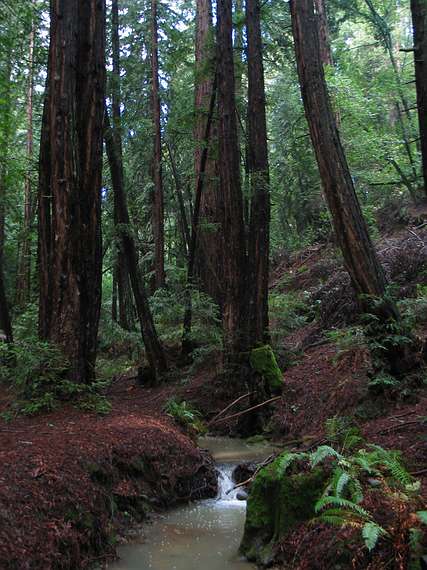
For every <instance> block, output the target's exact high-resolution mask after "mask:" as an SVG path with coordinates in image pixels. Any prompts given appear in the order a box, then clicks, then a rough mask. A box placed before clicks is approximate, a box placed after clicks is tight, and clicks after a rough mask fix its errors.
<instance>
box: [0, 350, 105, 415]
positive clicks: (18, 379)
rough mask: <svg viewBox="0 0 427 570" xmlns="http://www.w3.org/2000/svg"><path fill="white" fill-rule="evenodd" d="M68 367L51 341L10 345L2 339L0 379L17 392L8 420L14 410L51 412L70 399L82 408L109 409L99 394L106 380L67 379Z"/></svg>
mask: <svg viewBox="0 0 427 570" xmlns="http://www.w3.org/2000/svg"><path fill="white" fill-rule="evenodd" d="M11 362H13V366H11ZM68 369H69V363H68V362H67V360H66V359H65V358H64V356H63V354H62V352H61V351H60V349H59V348H57V347H56V346H54V345H52V344H50V343H48V342H42V341H38V340H36V339H31V341H30V342H26V341H16V342H15V343H14V344H13V345H11V346H6V345H5V344H4V343H0V381H1V382H3V383H7V384H8V385H10V386H11V387H12V388H13V390H14V392H15V394H16V402H15V403H14V404H13V405H12V409H11V410H8V411H7V412H6V414H7V415H6V417H4V418H3V419H5V420H6V421H7V420H8V419H10V417H11V415H13V413H16V414H24V415H33V414H37V413H40V412H50V411H52V410H54V409H55V408H57V407H58V406H59V405H60V403H61V402H63V401H69V400H72V401H73V402H74V403H75V404H76V405H78V406H79V407H82V409H86V410H93V411H96V412H99V413H107V411H109V409H108V407H109V403H108V402H107V400H106V399H105V398H104V396H101V395H100V394H99V392H100V390H103V389H104V388H105V387H106V385H107V383H106V382H95V383H92V384H90V385H86V384H76V383H74V382H71V381H70V380H67V372H68Z"/></svg>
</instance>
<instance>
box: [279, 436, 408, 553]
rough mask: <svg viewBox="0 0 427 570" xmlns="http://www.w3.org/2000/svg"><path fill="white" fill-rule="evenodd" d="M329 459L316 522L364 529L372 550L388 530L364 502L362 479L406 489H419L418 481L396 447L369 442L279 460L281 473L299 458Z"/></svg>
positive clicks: (313, 461) (318, 461)
mask: <svg viewBox="0 0 427 570" xmlns="http://www.w3.org/2000/svg"><path fill="white" fill-rule="evenodd" d="M326 460H327V461H328V468H329V469H330V470H331V475H330V477H329V479H328V482H327V484H326V486H325V489H324V491H323V493H322V495H321V497H320V498H319V499H318V501H317V502H316V504H315V506H314V510H315V512H316V515H317V516H316V517H315V518H314V519H313V522H324V523H327V524H332V525H337V526H340V527H342V526H352V527H355V528H360V529H361V534H362V538H363V541H364V543H365V546H366V547H367V548H368V549H369V550H372V549H374V548H375V546H376V545H377V543H378V540H379V539H380V538H381V537H385V536H387V534H388V533H387V531H386V530H385V529H384V528H382V527H381V526H380V525H379V524H378V523H377V522H376V521H375V520H374V517H373V515H372V514H371V513H370V512H369V511H368V510H367V509H365V508H363V507H362V506H361V503H362V501H363V499H364V488H363V482H364V480H365V479H366V477H369V478H371V482H372V483H375V484H378V486H382V485H383V484H384V483H385V482H386V480H387V483H388V484H393V485H395V486H397V487H399V488H400V489H405V490H406V491H414V490H416V489H417V484H418V482H415V481H414V479H413V478H412V477H411V475H410V474H409V473H408V472H407V470H406V469H405V467H404V466H403V465H402V463H401V462H400V459H399V453H398V452H396V451H389V450H385V449H383V448H382V447H380V446H378V445H369V446H367V448H362V449H359V450H357V451H356V452H354V453H352V454H345V453H344V452H340V451H337V450H336V449H335V448H334V447H332V446H330V445H322V446H320V447H318V448H317V449H316V450H314V451H312V452H300V453H298V452H286V453H284V454H282V455H281V456H280V457H279V459H278V461H277V469H278V470H279V474H280V475H283V474H284V473H285V472H286V471H287V470H288V469H289V468H290V467H291V466H292V465H293V464H295V463H296V462H305V463H306V464H308V465H309V466H310V468H311V469H313V468H315V467H316V466H318V465H320V464H321V463H323V462H325V461H326Z"/></svg>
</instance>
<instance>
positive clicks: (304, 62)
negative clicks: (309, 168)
mask: <svg viewBox="0 0 427 570" xmlns="http://www.w3.org/2000/svg"><path fill="white" fill-rule="evenodd" d="M291 13H292V27H293V34H294V40H295V52H296V58H297V68H298V74H299V80H300V85H301V93H302V98H303V102H304V107H305V113H306V117H307V121H308V125H309V129H310V135H311V140H312V143H313V147H314V150H315V153H316V158H317V163H318V166H319V171H320V176H321V179H322V184H323V189H324V193H325V196H326V200H327V202H328V206H329V210H330V212H331V215H332V221H333V225H334V229H335V234H336V237H337V240H338V243H339V246H340V248H341V251H342V254H343V257H344V263H345V266H346V269H347V271H348V273H349V275H350V278H351V281H352V284H353V287H354V290H355V293H356V295H357V298H358V300H359V303H360V307H361V310H363V311H366V312H371V313H375V314H376V315H377V317H378V318H379V319H380V322H383V323H387V322H389V321H399V320H400V316H399V313H398V311H397V308H396V307H395V305H394V304H393V303H392V302H391V301H390V300H388V299H387V297H386V295H385V293H386V285H387V284H386V279H385V276H384V272H383V269H382V267H381V265H380V263H379V261H378V258H377V255H376V252H375V249H374V246H373V244H372V241H371V239H370V237H369V233H368V229H367V226H366V223H365V220H364V218H363V215H362V211H361V208H360V204H359V201H358V199H357V196H356V192H355V189H354V186H353V181H352V178H351V175H350V171H349V168H348V165H347V160H346V157H345V155H344V151H343V148H342V145H341V142H340V139H339V135H338V130H337V128H336V124H335V118H334V115H333V112H332V108H331V104H330V101H329V96H328V93H327V87H326V81H325V77H324V72H323V65H322V62H321V60H320V54H319V37H318V29H317V19H316V17H315V13H314V6H313V0H292V1H291ZM373 299H376V300H378V301H379V302H377V303H373V302H372V300H373ZM404 352H406V350H405V349H403V351H400V350H399V348H398V347H395V348H394V349H392V350H391V351H389V353H388V354H386V355H385V356H386V358H387V359H388V360H389V362H390V365H391V367H392V370H393V372H398V371H399V367H402V368H403V367H404V362H403V360H404V354H403V353H404Z"/></svg>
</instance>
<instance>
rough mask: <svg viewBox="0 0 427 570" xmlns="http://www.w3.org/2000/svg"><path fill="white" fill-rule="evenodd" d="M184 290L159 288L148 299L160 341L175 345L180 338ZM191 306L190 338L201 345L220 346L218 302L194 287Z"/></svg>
mask: <svg viewBox="0 0 427 570" xmlns="http://www.w3.org/2000/svg"><path fill="white" fill-rule="evenodd" d="M185 301H186V297H185V293H184V291H183V290H180V291H179V290H176V291H173V290H170V289H158V290H157V291H156V292H155V293H154V295H153V296H152V297H151V298H150V306H151V310H152V312H153V318H154V321H155V324H156V327H157V331H158V334H159V336H160V338H161V340H162V341H163V342H165V343H167V344H172V345H176V344H179V343H180V342H181V340H182V323H183V319H184V312H185ZM191 306H192V312H193V318H192V330H191V335H192V336H191V339H192V341H193V342H194V343H195V344H196V345H198V346H200V345H204V346H213V347H216V348H220V347H221V341H222V334H221V326H220V325H221V321H220V318H219V311H218V307H217V305H215V303H214V302H213V301H212V299H211V298H210V297H209V296H208V295H206V294H205V293H202V292H201V291H197V290H196V289H193V290H192V294H191Z"/></svg>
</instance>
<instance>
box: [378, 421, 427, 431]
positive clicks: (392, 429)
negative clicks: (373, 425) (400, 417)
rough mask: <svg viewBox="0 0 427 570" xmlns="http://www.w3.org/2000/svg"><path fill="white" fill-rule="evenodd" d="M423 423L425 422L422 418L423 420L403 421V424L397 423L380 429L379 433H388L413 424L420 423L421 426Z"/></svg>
mask: <svg viewBox="0 0 427 570" xmlns="http://www.w3.org/2000/svg"><path fill="white" fill-rule="evenodd" d="M423 423H424V422H423V421H422V420H421V421H420V420H412V421H409V422H403V423H401V424H396V425H394V426H390V427H388V428H385V429H382V430H380V431H379V432H378V433H379V434H386V433H389V432H391V431H395V430H398V429H401V428H403V427H407V426H411V425H419V426H421V424H423Z"/></svg>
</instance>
